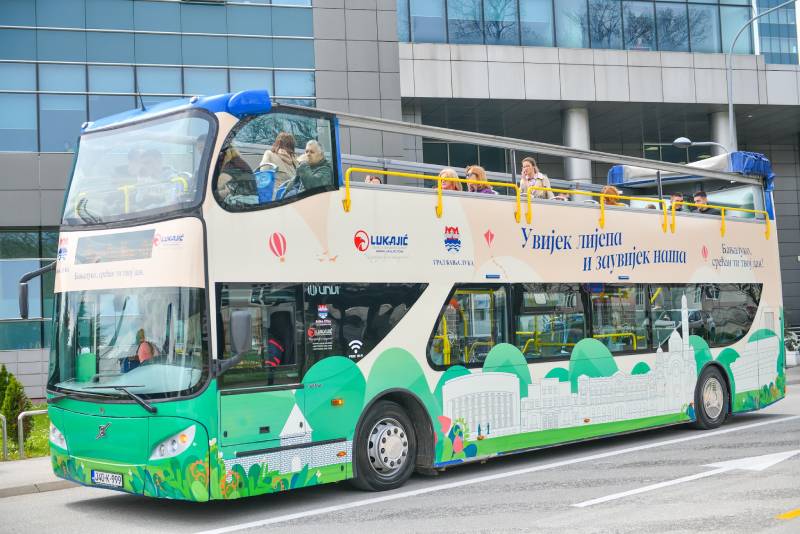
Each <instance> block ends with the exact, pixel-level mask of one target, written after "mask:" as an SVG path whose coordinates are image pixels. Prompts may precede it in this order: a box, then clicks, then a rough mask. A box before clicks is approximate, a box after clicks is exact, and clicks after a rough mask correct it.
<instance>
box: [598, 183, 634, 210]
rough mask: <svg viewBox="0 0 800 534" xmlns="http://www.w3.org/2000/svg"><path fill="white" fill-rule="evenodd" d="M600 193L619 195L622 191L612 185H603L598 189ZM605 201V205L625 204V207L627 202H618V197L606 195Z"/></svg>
mask: <svg viewBox="0 0 800 534" xmlns="http://www.w3.org/2000/svg"><path fill="white" fill-rule="evenodd" d="M600 193H602V194H604V195H621V194H622V192H621V191H620V190H619V189H617V188H616V187H614V186H613V185H606V186H604V187H603V189H602V190H601V191H600ZM605 203H606V206H625V207H627V206H628V205H627V204H625V203H623V202H620V201H619V199H618V198H614V197H613V196H611V197H606V198H605Z"/></svg>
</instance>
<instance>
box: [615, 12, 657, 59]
mask: <svg viewBox="0 0 800 534" xmlns="http://www.w3.org/2000/svg"><path fill="white" fill-rule="evenodd" d="M622 13H623V25H624V27H625V37H624V39H625V48H626V49H627V50H655V48H656V42H655V21H654V18H653V4H651V3H645V2H623V4H622Z"/></svg>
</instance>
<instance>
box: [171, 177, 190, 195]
mask: <svg viewBox="0 0 800 534" xmlns="http://www.w3.org/2000/svg"><path fill="white" fill-rule="evenodd" d="M169 181H170V182H172V183H173V184H176V183H178V182H180V183H181V184H182V185H183V192H184V193H188V192H189V182H188V181H187V180H186V178H184V177H183V176H173V177H172V178H170V180H169Z"/></svg>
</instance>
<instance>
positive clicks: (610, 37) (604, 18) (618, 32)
mask: <svg viewBox="0 0 800 534" xmlns="http://www.w3.org/2000/svg"><path fill="white" fill-rule="evenodd" d="M589 30H590V32H591V37H592V48H622V10H621V5H620V3H619V0H589Z"/></svg>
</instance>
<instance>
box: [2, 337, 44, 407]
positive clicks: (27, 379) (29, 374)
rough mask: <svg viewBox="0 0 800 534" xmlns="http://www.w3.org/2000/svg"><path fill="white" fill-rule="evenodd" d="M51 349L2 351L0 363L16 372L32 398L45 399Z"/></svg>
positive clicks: (10, 370)
mask: <svg viewBox="0 0 800 534" xmlns="http://www.w3.org/2000/svg"><path fill="white" fill-rule="evenodd" d="M49 355H50V350H49V349H33V350H5V351H0V364H4V365H5V366H6V369H8V370H9V372H11V373H14V375H15V376H16V377H17V380H19V381H20V382H21V383H22V385H23V386H25V393H26V394H27V395H28V397H30V398H31V399H43V398H44V387H45V384H46V383H47V365H48V358H49Z"/></svg>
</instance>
